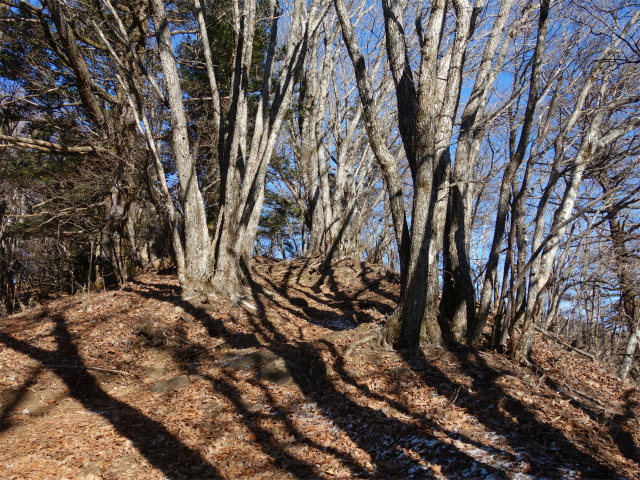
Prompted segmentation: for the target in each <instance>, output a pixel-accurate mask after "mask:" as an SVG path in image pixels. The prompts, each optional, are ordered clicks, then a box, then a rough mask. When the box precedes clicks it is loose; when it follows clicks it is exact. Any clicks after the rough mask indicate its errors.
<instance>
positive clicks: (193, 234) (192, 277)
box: [151, 0, 210, 289]
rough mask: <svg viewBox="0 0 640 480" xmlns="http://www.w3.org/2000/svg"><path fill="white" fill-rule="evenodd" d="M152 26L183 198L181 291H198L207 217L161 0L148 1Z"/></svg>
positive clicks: (203, 274) (205, 262) (205, 258)
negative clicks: (183, 271) (183, 281)
mask: <svg viewBox="0 0 640 480" xmlns="http://www.w3.org/2000/svg"><path fill="white" fill-rule="evenodd" d="M151 7H152V11H153V24H154V27H155V34H156V40H157V42H158V50H159V52H160V61H161V64H162V71H163V74H164V83H165V86H166V89H167V99H168V101H169V108H170V114H171V128H172V134H173V152H174V154H175V158H176V166H177V170H178V177H179V180H180V188H181V190H182V198H183V205H182V208H183V212H184V237H185V263H186V271H185V273H186V277H187V278H186V281H187V285H185V286H184V287H185V288H188V289H189V288H193V287H196V288H197V287H198V286H199V285H200V284H202V283H203V282H204V281H205V280H206V279H207V277H208V273H209V257H210V239H209V231H208V228H207V216H206V213H205V210H204V202H203V200H202V195H201V193H200V186H199V181H198V175H197V172H196V168H195V160H194V158H193V155H192V153H191V149H190V146H189V133H188V131H187V118H186V115H185V112H184V105H183V102H182V90H181V88H180V78H179V76H178V68H177V65H176V59H175V56H174V52H173V46H172V44H171V32H170V31H169V23H168V21H167V16H166V12H165V10H164V4H163V3H162V0H151Z"/></svg>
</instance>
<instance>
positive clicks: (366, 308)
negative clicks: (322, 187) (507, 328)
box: [0, 258, 640, 480]
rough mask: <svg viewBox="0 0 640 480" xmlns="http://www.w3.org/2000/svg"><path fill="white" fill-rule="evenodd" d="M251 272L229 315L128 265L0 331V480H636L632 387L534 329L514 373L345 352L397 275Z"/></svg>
mask: <svg viewBox="0 0 640 480" xmlns="http://www.w3.org/2000/svg"><path fill="white" fill-rule="evenodd" d="M254 271H255V274H254V277H255V278H254V280H255V282H256V284H255V285H254V291H255V292H256V293H255V302H256V304H255V305H250V304H249V302H247V305H245V307H244V308H240V307H238V306H235V305H232V304H230V303H229V302H227V301H225V300H224V299H219V301H217V302H214V303H204V301H203V299H191V300H189V301H184V300H182V299H181V297H180V287H179V285H178V283H177V280H176V278H175V277H174V276H170V275H159V274H156V273H152V272H146V273H144V274H141V275H139V276H138V277H136V278H135V280H133V281H132V282H130V283H129V284H128V285H126V286H125V287H124V288H123V289H121V290H119V291H107V292H101V293H92V294H91V296H90V299H89V301H88V302H87V299H86V298H83V297H82V296H80V295H78V296H74V297H66V298H61V299H57V300H55V301H52V302H50V303H47V304H46V305H44V306H40V307H37V308H35V309H32V310H29V311H26V312H24V313H21V314H17V315H13V316H11V317H9V318H7V319H5V320H3V323H2V330H1V331H0V344H1V346H0V369H1V372H2V375H0V412H1V417H0V421H1V423H0V478H9V479H22V478H37V479H46V478H68V479H83V480H96V479H122V478H140V479H147V478H233V479H236V478H285V477H286V478H329V479H338V478H452V479H455V478H493V479H505V478H513V479H525V478H536V479H538V478H539V479H541V478H575V479H579V478H585V479H586V478H622V477H623V478H627V479H636V478H640V476H639V474H638V472H640V468H639V461H640V458H639V450H638V445H639V444H640V443H639V442H640V422H639V413H640V408H639V405H638V402H639V400H640V392H639V391H638V389H637V388H634V387H633V386H632V385H630V384H629V383H625V382H622V381H620V380H619V379H617V378H616V377H615V376H614V375H613V374H611V372H609V371H608V370H607V369H606V367H605V366H604V365H599V364H596V363H593V362H590V361H588V360H587V359H585V358H583V357H580V356H578V355H577V354H575V353H573V352H568V351H566V350H564V349H562V348H561V347H559V346H558V345H557V344H555V343H552V342H551V341H550V340H547V339H545V338H543V337H540V336H536V338H535V342H534V350H533V351H534V354H533V364H532V365H531V366H530V368H524V367H519V366H516V365H513V364H512V363H511V362H509V361H508V360H507V359H506V358H505V357H503V356H501V355H498V354H495V353H493V352H488V351H478V350H473V349H469V348H465V347H452V348H450V349H442V348H425V349H423V351H422V352H420V354H417V355H412V356H409V355H404V356H403V354H401V353H398V352H394V351H387V350H382V349H380V348H379V347H376V346H375V345H372V344H371V342H369V343H365V344H363V345H362V346H360V347H359V348H357V349H355V350H354V352H353V354H352V355H345V354H344V352H345V351H346V350H347V349H348V348H349V346H350V345H352V344H353V342H354V341H356V340H357V339H360V338H362V337H364V336H366V335H368V334H369V333H370V332H372V331H373V330H374V329H378V328H380V326H381V325H382V324H383V322H384V319H385V317H386V316H387V315H388V314H389V313H390V312H391V311H392V310H393V308H394V306H395V302H396V301H397V299H398V298H397V295H398V278H397V275H396V274H394V273H393V272H389V271H387V270H386V269H385V268H384V267H381V266H378V265H371V264H367V263H360V262H355V261H342V262H339V263H338V264H336V265H334V266H333V267H332V268H331V269H323V268H322V266H321V265H320V264H319V263H318V262H313V261H306V260H296V261H292V262H275V261H270V260H266V259H261V258H256V259H255V264H254ZM83 301H84V303H85V304H84V306H83ZM83 307H84V308H83Z"/></svg>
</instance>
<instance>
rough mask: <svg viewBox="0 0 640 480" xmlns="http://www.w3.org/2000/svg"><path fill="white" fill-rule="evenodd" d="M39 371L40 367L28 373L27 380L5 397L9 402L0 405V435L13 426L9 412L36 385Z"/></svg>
mask: <svg viewBox="0 0 640 480" xmlns="http://www.w3.org/2000/svg"><path fill="white" fill-rule="evenodd" d="M41 371H42V367H40V366H39V367H37V368H36V369H35V370H34V371H32V372H30V373H29V378H27V379H26V380H25V381H24V382H23V383H22V385H20V386H19V387H18V389H17V390H15V391H14V393H13V394H12V395H6V396H7V397H8V400H9V402H8V403H6V404H5V405H2V411H1V412H0V433H2V432H3V431H5V430H9V429H10V428H11V427H13V426H14V425H13V423H12V422H11V412H12V411H13V410H15V409H16V407H18V405H20V404H21V403H22V401H23V400H24V399H25V397H26V395H27V392H28V390H29V389H30V388H31V387H33V386H34V385H36V383H37V382H38V375H39V374H40V372H41ZM5 401H6V400H5Z"/></svg>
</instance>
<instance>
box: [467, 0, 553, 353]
mask: <svg viewBox="0 0 640 480" xmlns="http://www.w3.org/2000/svg"><path fill="white" fill-rule="evenodd" d="M549 3H550V2H549V0H541V2H540V13H539V19H538V36H537V40H536V47H535V53H534V60H533V67H532V70H531V77H530V80H529V98H528V100H527V107H526V110H525V115H524V121H523V125H522V132H521V134H520V141H519V143H518V148H517V150H516V153H515V155H514V157H512V158H511V159H510V160H509V163H508V164H507V168H506V169H505V172H504V175H503V177H502V184H501V186H500V194H499V195H500V196H499V200H498V212H497V214H496V224H495V230H494V234H493V242H492V245H491V252H490V254H489V260H488V262H487V267H486V272H485V277H484V282H483V285H482V296H481V298H480V307H479V309H478V314H477V316H476V318H475V321H474V324H473V325H472V326H471V328H470V329H469V332H468V335H467V341H468V342H469V344H472V345H474V344H476V343H478V342H479V341H480V337H481V335H482V330H483V329H484V326H485V325H486V323H487V318H488V316H489V310H490V307H491V297H492V296H493V293H494V289H495V288H496V284H495V282H496V277H497V275H496V273H497V268H498V263H499V260H500V251H501V249H502V241H503V237H504V233H505V226H506V219H507V210H508V208H509V203H510V197H511V183H512V181H513V178H514V176H515V174H516V172H517V170H518V168H519V167H520V165H521V163H522V161H523V160H524V156H525V153H526V150H527V147H528V145H529V142H530V136H531V130H532V128H533V122H534V114H535V109H536V104H537V101H538V90H539V83H540V77H541V74H542V66H543V62H542V60H543V58H544V52H545V42H546V37H547V25H548V21H549Z"/></svg>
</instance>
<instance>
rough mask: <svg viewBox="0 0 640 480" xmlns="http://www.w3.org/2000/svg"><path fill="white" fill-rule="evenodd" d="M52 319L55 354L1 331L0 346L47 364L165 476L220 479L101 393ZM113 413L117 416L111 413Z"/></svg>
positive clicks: (159, 429)
mask: <svg viewBox="0 0 640 480" xmlns="http://www.w3.org/2000/svg"><path fill="white" fill-rule="evenodd" d="M53 320H54V322H55V328H54V330H53V333H52V335H53V336H54V337H55V339H56V341H57V349H56V350H55V351H50V350H44V349H41V348H38V347H35V346H33V345H31V344H29V343H27V342H24V341H22V340H18V339H15V338H13V337H12V336H10V335H8V334H6V333H4V332H0V343H3V344H4V345H5V346H6V347H8V348H11V349H13V350H15V351H17V352H20V353H23V354H25V355H27V356H29V357H30V358H32V359H33V360H36V361H38V362H39V363H40V364H42V365H48V366H47V368H49V369H50V370H51V371H53V372H54V373H55V374H56V375H57V376H58V377H59V378H60V379H61V380H62V381H63V382H64V383H65V384H66V386H67V388H68V390H69V395H70V396H71V397H73V398H74V399H76V400H77V401H79V402H80V403H81V404H82V405H83V406H84V407H85V408H86V409H87V410H89V411H92V412H93V413H96V414H98V415H100V416H102V417H103V418H104V419H105V420H107V421H108V422H109V423H110V424H111V425H112V426H113V427H114V428H115V429H116V430H117V431H118V433H120V434H121V435H123V436H124V437H126V438H128V439H129V440H131V441H132V442H133V445H134V446H135V447H136V448H137V449H138V451H139V452H140V453H141V454H142V455H143V456H144V457H145V458H146V459H147V461H148V462H149V463H150V464H152V465H153V466H154V467H156V468H158V469H159V470H161V471H162V472H163V473H164V474H165V475H167V476H176V475H178V476H185V477H188V478H195V477H198V478H200V477H206V478H219V477H220V475H219V474H218V472H217V470H216V469H215V467H214V466H213V465H211V464H209V463H208V462H207V461H206V460H205V459H204V458H203V457H202V456H201V455H200V453H199V452H198V451H196V450H193V449H191V448H189V447H188V446H186V445H185V444H183V443H182V442H181V441H180V440H178V438H176V436H175V435H173V434H172V433H171V432H169V431H168V430H167V429H166V428H165V427H164V426H163V425H162V423H160V422H158V421H156V420H153V419H151V418H149V417H147V416H146V415H144V414H142V413H141V412H140V411H138V410H137V409H135V408H133V407H131V406H130V405H128V404H126V403H124V402H122V401H120V400H117V399H114V398H112V397H111V396H109V395H108V394H107V393H106V392H105V391H104V390H102V389H101V388H100V386H99V385H98V383H97V382H96V380H95V378H94V377H93V375H91V374H90V373H89V371H88V370H87V368H86V367H85V365H84V362H83V360H82V357H81V355H80V353H79V352H78V348H77V347H76V345H75V343H74V338H73V336H72V335H71V334H70V332H69V330H68V328H67V326H66V322H65V321H64V319H63V316H62V315H61V314H56V315H55V316H54V317H53ZM53 365H55V366H53ZM116 412H117V415H116V414H114V413H116ZM147 432H154V433H155V435H148V434H147ZM157 435H162V436H163V437H164V440H163V442H162V443H163V445H162V446H161V447H160V446H158V445H157V444H156V440H155V438H156V437H157Z"/></svg>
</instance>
